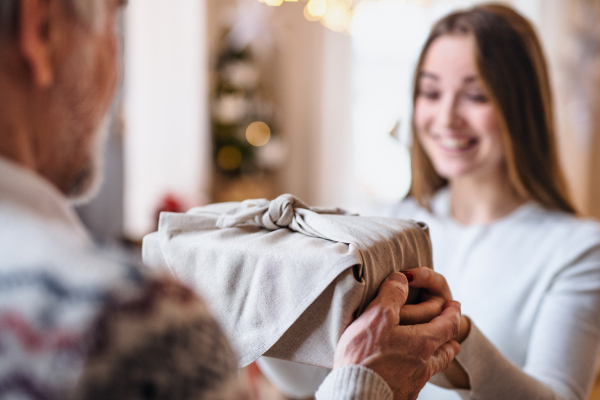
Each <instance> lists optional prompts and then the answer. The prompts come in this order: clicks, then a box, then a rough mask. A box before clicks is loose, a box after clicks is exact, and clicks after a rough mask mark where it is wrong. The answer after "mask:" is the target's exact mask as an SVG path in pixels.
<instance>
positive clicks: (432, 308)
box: [400, 297, 445, 325]
mask: <svg viewBox="0 0 600 400" xmlns="http://www.w3.org/2000/svg"><path fill="white" fill-rule="evenodd" d="M444 304H445V301H444V299H442V298H441V297H432V298H431V299H428V300H426V301H424V302H422V303H419V304H414V305H413V304H407V305H405V306H404V307H402V308H401V309H400V325H417V324H426V323H427V322H429V321H431V320H432V319H434V318H435V317H437V316H438V315H440V314H441V313H442V309H443V306H444Z"/></svg>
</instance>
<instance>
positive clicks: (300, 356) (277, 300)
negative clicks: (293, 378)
mask: <svg viewBox="0 0 600 400" xmlns="http://www.w3.org/2000/svg"><path fill="white" fill-rule="evenodd" d="M143 256H144V262H145V263H146V264H147V265H149V266H150V267H157V268H161V267H164V268H168V269H169V270H170V271H171V272H172V273H173V274H174V275H175V276H176V277H177V278H179V279H180V280H181V281H183V282H184V283H186V284H187V285H189V286H191V287H192V288H194V289H195V290H196V291H197V292H198V293H199V294H200V295H201V296H202V297H203V298H204V299H205V300H206V302H207V303H208V306H209V307H210V308H211V310H212V312H213V313H214V315H215V317H216V318H217V320H218V321H219V322H220V324H221V326H222V327H223V330H224V331H225V333H226V335H227V336H228V337H229V339H230V340H231V343H232V344H233V346H234V348H235V349H236V351H237V353H238V355H239V364H240V366H245V365H248V364H249V363H251V362H253V361H254V360H256V359H257V358H258V357H260V356H261V355H266V356H270V357H274V358H279V359H283V360H289V361H295V362H300V363H304V364H311V365H317V366H323V367H331V366H332V364H333V355H334V351H335V347H336V344H337V342H338V340H339V338H340V336H341V334H342V333H343V332H344V329H345V328H346V327H347V326H348V325H349V324H350V323H351V322H352V321H353V320H354V319H356V318H357V317H358V316H359V315H360V314H361V313H362V312H363V311H364V309H365V308H366V307H367V306H368V305H369V303H370V302H371V301H372V300H373V298H374V297H375V296H376V295H377V291H378V288H379V286H380V285H381V283H382V282H383V280H384V279H385V278H386V277H387V276H388V275H389V274H390V273H392V272H394V271H401V270H404V269H409V268H415V267H430V268H431V267H432V259H431V244H430V241H429V234H428V230H427V227H426V226H425V225H424V224H423V223H419V222H414V221H408V220H399V219H393V218H377V217H359V216H356V215H349V214H348V213H346V212H344V211H343V210H340V209H319V208H314V207H308V206H307V205H305V204H304V203H303V202H302V201H300V200H298V199H297V198H295V197H293V196H291V195H283V196H280V197H278V198H277V199H275V200H273V201H268V200H264V199H261V200H246V201H244V202H241V203H221V204H213V205H209V206H206V207H200V208H195V209H192V210H190V211H189V212H187V213H185V214H178V213H163V214H161V217H160V223H159V230H158V232H155V233H152V234H150V235H148V236H146V237H145V238H144V246H143Z"/></svg>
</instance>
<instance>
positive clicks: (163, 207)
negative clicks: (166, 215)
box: [154, 193, 184, 230]
mask: <svg viewBox="0 0 600 400" xmlns="http://www.w3.org/2000/svg"><path fill="white" fill-rule="evenodd" d="M163 211H164V212H184V207H183V202H182V201H181V199H179V198H178V197H177V196H175V195H174V194H171V193H169V194H167V195H165V196H164V197H163V198H162V199H161V200H160V203H159V206H158V207H157V208H156V214H155V219H154V220H155V221H156V226H155V230H157V229H158V220H159V218H160V213H161V212H163Z"/></svg>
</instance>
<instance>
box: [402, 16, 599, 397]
mask: <svg viewBox="0 0 600 400" xmlns="http://www.w3.org/2000/svg"><path fill="white" fill-rule="evenodd" d="M415 76H416V78H415V88H414V115H413V144H412V149H411V153H412V174H413V181H412V186H411V189H410V193H409V196H408V197H407V198H406V199H405V200H404V201H402V202H401V203H400V204H398V205H397V206H396V207H395V208H394V209H393V212H392V215H393V216H394V217H398V218H410V219H415V220H419V221H424V222H425V223H427V224H428V225H429V228H430V233H431V238H432V244H433V258H434V268H435V269H436V271H437V272H439V273H441V274H442V275H444V276H445V277H446V279H447V281H448V284H449V286H450V289H451V290H452V295H453V297H454V299H455V300H458V301H460V302H461V303H462V311H463V314H464V315H465V316H464V317H463V322H462V324H461V332H460V333H459V335H458V337H457V338H458V340H459V341H461V342H462V343H461V346H462V348H461V353H460V354H459V355H458V357H457V359H456V360H455V361H454V363H453V365H452V367H451V368H450V369H449V370H448V371H447V372H446V373H445V374H444V375H443V376H437V377H436V379H434V382H435V383H436V384H438V385H441V386H443V387H445V388H448V389H451V390H445V389H441V388H439V387H436V386H432V385H428V386H427V387H426V388H425V389H424V390H423V392H422V393H421V395H420V397H419V399H436V400H444V399H460V398H461V397H460V395H463V396H464V397H466V398H473V399H482V400H491V399H512V400H518V399H582V400H583V399H586V398H587V395H588V394H589V391H590V388H591V385H592V383H593V380H594V376H595V375H594V373H595V365H596V360H597V356H598V350H599V348H600V229H599V227H598V226H597V225H596V224H595V223H594V222H592V221H588V220H583V219H579V218H577V217H576V216H575V211H574V208H573V206H572V205H571V203H570V201H569V198H568V196H567V190H566V185H565V181H564V178H563V175H562V173H561V170H560V168H559V164H558V157H557V153H556V145H555V132H554V130H555V128H554V123H553V116H552V99H551V93H550V86H549V81H548V72H547V68H546V64H545V60H544V55H543V53H542V50H541V47H540V44H539V42H538V39H537V37H536V34H535V32H534V30H533V29H532V27H531V25H530V24H529V23H528V22H527V21H526V20H525V19H524V18H523V17H521V16H520V15H519V14H517V13H516V12H515V11H513V10H512V9H510V8H508V7H505V6H500V5H486V6H479V7H475V8H472V9H470V10H467V11H462V12H457V13H453V14H451V15H448V16H447V17H445V18H443V19H442V20H440V21H439V22H438V23H437V24H436V25H435V26H434V28H433V30H432V32H431V34H430V36H429V38H428V40H427V42H426V44H425V46H424V48H423V51H422V54H421V57H420V59H419V62H418V65H417V70H416V75H415Z"/></svg>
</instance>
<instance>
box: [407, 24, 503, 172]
mask: <svg viewBox="0 0 600 400" xmlns="http://www.w3.org/2000/svg"><path fill="white" fill-rule="evenodd" d="M474 48H475V46H474V39H473V37H472V36H471V35H444V36H441V37H439V38H437V39H436V40H435V41H434V42H433V43H432V44H431V46H430V47H429V49H428V51H427V54H426V55H425V59H424V62H423V66H422V68H421V70H420V71H419V78H418V96H417V100H416V102H415V115H414V121H415V126H416V130H417V136H418V139H419V141H420V142H421V144H422V146H423V148H424V150H425V152H426V153H427V155H428V156H429V158H430V159H431V161H432V163H433V166H434V168H435V170H436V172H437V173H438V174H439V175H440V176H441V177H443V178H446V179H448V180H450V181H452V180H453V179H457V178H463V177H468V176H471V177H478V178H485V177H486V176H488V175H489V174H494V173H498V172H499V171H500V170H501V169H502V168H503V164H504V149H503V145H502V134H501V125H500V122H499V121H500V120H499V117H498V112H497V110H496V107H495V106H494V105H493V103H492V101H491V99H490V97H489V94H488V93H487V92H486V90H485V88H484V85H483V82H482V81H481V79H480V77H479V73H478V71H477V67H476V60H475V54H474Z"/></svg>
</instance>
